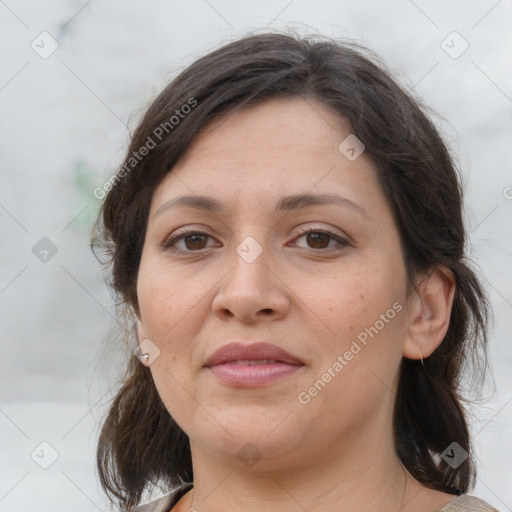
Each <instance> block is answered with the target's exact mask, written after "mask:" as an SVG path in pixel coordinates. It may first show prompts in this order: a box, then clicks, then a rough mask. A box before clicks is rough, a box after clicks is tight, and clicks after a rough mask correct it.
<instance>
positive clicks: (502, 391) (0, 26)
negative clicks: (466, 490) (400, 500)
mask: <svg viewBox="0 0 512 512" xmlns="http://www.w3.org/2000/svg"><path fill="white" fill-rule="evenodd" d="M511 15H512V0H485V1H462V0H459V1H452V2H446V1H443V0H436V1H426V0H414V1H413V0H392V1H387V2H379V1H377V0H371V1H357V0H316V1H314V2H312V1H306V0H292V1H290V0H273V1H269V0H260V1H257V2H248V1H245V2H236V1H234V0H189V1H185V0H166V1H156V0H150V1H147V2H142V1H139V2H136V1H133V0H123V1H121V0H110V1H108V2H105V1H99V0H89V1H87V0H53V1H51V2H49V1H47V0H41V1H39V2H36V1H34V0H32V1H30V0H18V1H15V0H6V1H1V0H0V48H1V49H2V63H1V66H0V108H1V112H2V114H1V116H0V149H1V166H0V172H1V187H0V227H1V240H2V242H1V245H0V248H1V249H0V250H1V267H0V315H1V317H0V321H1V330H0V333H1V334H0V335H1V337H2V357H1V358H0V510H1V511H2V512H21V511H23V512H27V511H31V510H37V511H39V512H44V511H52V512H59V511H64V510H66V511H67V510H69V509H70V508H73V509H74V510H76V511H78V512H82V511H90V510H107V507H106V502H105V499H104V497H103V495H102V493H101V491H100V488H99V484H98V482H97V477H96V473H95V467H94V457H95V451H94V450H95V445H96V437H97V428H98V422H99V420H100V419H101V414H102V412H103V411H104V409H105V406H106V405H107V403H108V399H109V397H110V394H109V390H110V389H111V388H112V386H114V385H115V382H116V378H117V377H118V376H119V371H120V369H121V361H122V359H121V350H122V346H121V345H120V344H118V343H117V344H116V343H111V344H108V345H107V344H106V339H107V337H108V332H109V328H110V326H111V325H112V324H113V322H114V320H113V317H114V301H113V299H112V297H111V296H110V294H109V292H108V290H107V288H106V286H105V284H104V283H103V280H102V275H101V272H100V266H99V264H98V263H97V262H96V260H95V258H94V256H93V254H92V252H91V251H90V249H89V237H90V230H91V228H92V224H93V221H94V219H95V217H96V214H97V211H98V208H99V205H100V202H99V201H98V200H97V199H96V198H95V197H94V195H93V190H94V188H95V187H98V186H102V185H103V183H104V182H105V181H106V180H107V179H108V177H109V176H110V175H111V174H112V173H113V172H114V171H115V169H116V166H117V165H119V164H120V162H121V160H122V158H123V155H124V152H125V150H126V148H127V143H128V136H129V131H130V130H133V128H134V127H135V125H136V121H137V119H138V117H139V116H140V114H141V112H143V110H144V108H145V107H146V106H147V105H148V102H149V101H150V100H151V98H153V97H154V95H155V94H156V93H158V92H159V91H160V90H161V88H162V87H163V86H164V85H166V84H167V83H168V81H169V80H170V79H172V78H173V77H174V76H175V75H176V74H177V73H178V72H179V71H180V70H181V69H183V68H184V67H186V65H188V64H190V63H191V62H192V61H193V60H195V59H196V58H197V57H199V56H201V55H203V54H204V53H206V52H207V51H209V50H210V49H212V48H213V47H218V46H220V45H221V44H222V43H224V42H227V41H229V40H232V39H234V38H236V37H238V36H241V35H243V34H245V33H246V32H248V31H250V30H254V29H260V28H262V27H269V28H279V29H282V28H284V27H286V26H292V27H295V28H297V29H298V30H300V31H302V32H303V33H309V32H318V33H322V34H325V35H329V36H335V37H347V38H351V39H356V40H358V41H360V42H362V43H364V44H367V45H368V46H370V47H371V48H373V49H374V50H376V51H377V52H378V53H379V54H380V55H381V56H382V57H383V58H384V59H385V60H386V62H387V63H388V64H389V65H390V67H391V68H392V69H393V70H395V72H396V73H397V74H398V76H399V77H401V78H402V80H403V81H404V82H405V83H406V84H408V87H409V88H410V89H413V91H414V92H415V93H416V94H418V95H419V96H421V97H422V98H423V99H424V101H425V103H426V104H427V105H429V106H431V107H432V108H433V109H434V110H436V111H437V112H438V113H439V114H440V115H441V116H442V117H443V118H444V120H443V121H439V120H436V123H437V125H438V126H439V127H440V129H441V130H442V131H443V133H444V134H445V136H446V138H447V140H448V142H449V144H450V146H451V148H452V149H453V151H454V152H455V153H456V154H457V155H458V157H459V161H460V165H461V168H462V170H463V173H464V178H465V189H466V212H465V214H466V219H467V223H468V226H469V230H470V231H471V242H472V248H471V256H472V259H473V260H474V262H475V264H476V265H478V267H479V268H480V269H481V270H482V272H483V274H484V275H485V279H486V286H487V288H488V290H489V293H490V297H491V300H492V307H493V310H494V314H495V325H494V329H493V331H492V332H491V347H490V354H491V364H492V367H493V369H494V379H495V383H496V393H494V394H490V393H491V392H492V388H491V387H490V386H489V396H490V399H489V400H487V401H486V402H484V403H482V404H480V405H478V406H477V407H476V408H475V410H474V415H473V420H472V421H473V423H472V425H473V432H474V434H475V436H476V447H477V450H478V460H479V479H478V483H477V486H476V488H475V490H474V494H477V495H479V496H480V497H482V498H483V499H485V500H487V501H488V502H490V503H491V504H492V505H494V506H495V507H497V508H498V509H499V510H500V511H510V510H512V486H511V485H510V482H511V477H512V465H511V461H512V403H511V402H512V375H511V373H512V372H511V369H512V343H511V333H512V270H511V265H510V263H511V261H512V227H511V225H512V172H511V161H512V158H511V157H512V151H511V146H512V144H511V142H512V139H511V135H512V134H511V132H512V122H511V120H512V84H511V76H512V73H511V68H510V62H511V61H510V55H511V54H512V52H511V50H512V48H511V47H512V44H511V43H512V30H511V26H512V24H511Z"/></svg>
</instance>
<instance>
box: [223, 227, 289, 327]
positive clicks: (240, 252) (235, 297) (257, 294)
mask: <svg viewBox="0 0 512 512" xmlns="http://www.w3.org/2000/svg"><path fill="white" fill-rule="evenodd" d="M242 231H244V233H243V235H242V236H243V238H242V240H241V241H240V242H239V243H238V244H237V245H236V246H234V254H233V257H232V258H231V259H230V266H231V268H230V270H229V272H228V274H227V275H226V276H225V277H224V279H223V280H222V282H221V283H220V288H219V290H218V293H217V295H216V297H215V299H214V301H213V307H214V309H215V310H216V311H217V312H219V311H221V310H222V311H230V312H231V313H232V314H233V315H234V316H238V317H244V318H250V317H253V316H254V315H257V313H258V312H259V311H262V310H264V311H265V312H268V311H272V312H274V314H276V313H278V316H280V315H282V314H283V313H284V312H285V310H286V309H287V307H288V299H287V296H286V293H285V290H284V289H283V287H282V286H281V285H280V281H279V279H276V277H275V275H274V274H276V271H275V270H272V266H273V260H274V258H273V257H272V254H271V250H270V249H269V248H268V244H266V243H265V241H264V240H265V236H264V232H263V230H260V229H258V230H253V229H251V228H249V229H246V230H242ZM247 233H253V234H247ZM253 235H254V236H253ZM256 237H258V239H257V238H256ZM259 240H261V242H260V241H259ZM264 243H265V247H264V245H263V244H264Z"/></svg>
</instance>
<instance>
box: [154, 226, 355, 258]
mask: <svg viewBox="0 0 512 512" xmlns="http://www.w3.org/2000/svg"><path fill="white" fill-rule="evenodd" d="M309 233H321V234H323V235H328V236H330V237H331V239H333V240H335V241H336V242H338V244H339V245H340V246H347V245H349V242H348V241H347V240H345V239H344V238H342V237H340V236H339V235H337V234H335V233H333V232H332V231H329V230H328V229H315V228H303V229H301V231H300V233H299V235H298V236H297V237H296V238H297V239H298V238H301V237H303V236H304V235H307V234H309ZM191 235H205V236H208V237H210V238H213V237H211V236H210V235H209V234H208V233H204V232H202V231H195V230H188V231H184V232H183V233H180V234H178V235H176V236H174V237H173V238H170V239H169V240H167V241H166V242H164V243H163V244H162V248H163V249H164V250H167V251H173V252H184V253H194V252H197V253H199V252H201V251H202V250H203V249H198V250H195V251H191V250H187V251H182V250H181V249H176V248H174V247H173V245H175V244H176V243H177V242H179V241H180V240H182V239H183V238H186V237H187V236H191ZM329 249H333V248H332V247H331V248H326V249H310V250H311V251H313V252H319V251H324V252H325V251H328V250H329Z"/></svg>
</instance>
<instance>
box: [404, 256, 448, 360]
mask: <svg viewBox="0 0 512 512" xmlns="http://www.w3.org/2000/svg"><path fill="white" fill-rule="evenodd" d="M454 296H455V277H454V275H453V273H452V272H451V271H450V270H449V269H448V268H446V267H444V266H439V267H436V268H435V269H434V270H432V271H431V272H429V273H428V274H427V276H426V278H425V279H423V280H422V281H421V282H420V284H419V285H418V292H417V293H415V294H414V308H413V309H412V310H411V318H410V321H409V325H408V329H407V335H406V339H405V341H404V347H403V356H404V357H407V358H409V359H423V358H426V357H428V356H430V355H431V354H432V353H433V352H434V351H435V350H436V349H437V347H438V346H439V345H440V344H441V342H442V341H443V339H444V337H445V335H446V333H447V331H448V327H449V325H450V316H451V310H452V305H453V299H454Z"/></svg>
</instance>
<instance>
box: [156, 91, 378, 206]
mask: <svg viewBox="0 0 512 512" xmlns="http://www.w3.org/2000/svg"><path fill="white" fill-rule="evenodd" d="M350 134H351V130H350V127H349V125H348V123H347V122H346V121H345V120H344V119H343V118H342V117H341V116H340V115H338V114H337V113H336V112H334V111H333V110H332V109H330V108H329V107H328V106H326V105H324V104H322V103H320V102H318V101H315V100H311V99H308V100H305V99H302V98H287V99H281V98H279V99H271V100H265V101H263V102H261V103H258V104H256V105H253V106H250V107H248V108H244V109H241V110H239V111H236V112H234V113H230V114H227V115H224V116H221V117H219V118H218V119H215V120H214V121H213V122H211V123H210V124H209V125H207V126H206V127H205V128H204V129H203V130H202V132H201V133H200V134H199V135H198V136H197V137H196V139H195V140H194V141H193V143H192V144H191V146H190V147H189V148H188V150H187V152H186V154H185V156H184V158H183V159H182V160H181V161H180V162H179V163H178V164H177V165H175V166H174V168H173V169H172V172H170V173H169V174H168V175H167V176H166V178H165V179H164V181H163V182H162V183H161V184H160V186H159V187H158V188H157V190H156V191H155V194H154V198H153V202H152V207H151V210H152V213H153V214H154V212H155V211H156V210H157V209H158V208H159V207H160V206H161V205H162V204H163V203H164V202H165V201H168V200H169V199H171V198H173V197H176V196H180V195H183V194H192V195H193V194H197V195H212V194H214V195H215V197H217V198H219V200H221V201H223V202H226V203H230V204H231V203H236V204H237V207H238V206H240V205H243V204H246V205H249V203H250V202H251V201H253V200H254V201H256V202H257V203H259V204H263V203H265V202H267V201H271V203H269V207H270V206H272V207H273V206H274V204H275V198H276V197H278V196H280V195H284V194H285V193H286V194H292V193H304V192H307V191H310V192H312V193H330V192H333V191H338V192H340V193H342V194H343V195H344V196H345V197H348V198H349V199H352V200H354V201H355V202H359V203H368V210H370V209H371V207H372V205H371V204H370V203H372V201H373V206H374V207H377V206H378V205H376V204H375V200H376V198H375V197H373V196H375V195H379V193H380V190H379V185H378V183H377V178H376V168H375V166H374V165H373V162H372V160H371V159H370V158H369V157H367V156H366V155H365V153H364V152H363V154H362V155H361V156H359V157H358V158H357V159H356V160H354V161H350V160H349V159H347V158H346V156H344V154H342V153H341V152H340V150H339V148H338V147H339V145H340V143H341V142H342V141H343V140H344V139H345V138H346V137H347V136H349V135H350ZM380 195H381V198H380V200H381V201H382V200H383V197H382V194H381V193H380ZM381 206H382V204H381ZM365 208H366V207H365Z"/></svg>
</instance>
